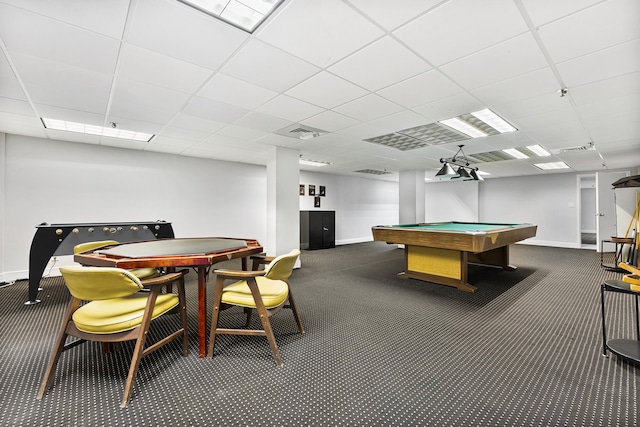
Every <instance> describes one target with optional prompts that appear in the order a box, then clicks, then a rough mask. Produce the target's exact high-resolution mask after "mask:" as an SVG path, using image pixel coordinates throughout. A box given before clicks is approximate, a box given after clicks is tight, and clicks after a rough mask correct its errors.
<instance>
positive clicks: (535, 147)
mask: <svg viewBox="0 0 640 427" xmlns="http://www.w3.org/2000/svg"><path fill="white" fill-rule="evenodd" d="M527 148H528V149H529V150H531V151H533V152H534V153H536V154H537V155H538V156H540V157H547V156H550V155H551V153H549V152H548V151H547V150H545V149H544V148H542V147H541V146H540V145H537V144H536V145H527Z"/></svg>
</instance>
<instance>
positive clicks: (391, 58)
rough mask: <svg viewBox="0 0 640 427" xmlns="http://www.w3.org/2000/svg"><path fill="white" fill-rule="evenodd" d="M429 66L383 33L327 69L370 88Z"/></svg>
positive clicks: (392, 81)
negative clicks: (377, 38) (381, 36)
mask: <svg viewBox="0 0 640 427" xmlns="http://www.w3.org/2000/svg"><path fill="white" fill-rule="evenodd" d="M381 59H382V60H381ZM430 68H431V66H430V65H429V64H427V63H426V62H425V61H424V60H423V59H421V58H420V57H418V56H416V54H414V53H413V52H411V51H410V50H409V49H407V48H405V47H404V46H403V45H401V44H400V43H398V42H397V41H396V40H394V39H393V38H391V37H383V38H382V39H380V40H377V41H375V42H374V43H372V44H370V45H369V46H366V47H365V48H363V49H362V50H360V51H358V52H356V53H354V54H352V55H350V56H348V57H347V58H345V59H343V60H342V61H340V62H338V63H336V64H334V65H332V66H331V67H329V69H328V71H330V72H332V73H334V74H337V75H338V76H340V77H342V78H344V79H346V80H348V81H351V82H353V83H355V84H357V85H360V86H362V87H364V88H366V89H369V90H370V91H376V90H378V89H382V88H383V87H386V86H390V85H393V84H395V83H398V82H400V81H402V80H405V79H408V78H410V77H413V76H415V75H417V74H420V73H423V72H425V71H427V70H429V69H430Z"/></svg>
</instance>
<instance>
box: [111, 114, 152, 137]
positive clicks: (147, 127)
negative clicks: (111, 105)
mask: <svg viewBox="0 0 640 427" xmlns="http://www.w3.org/2000/svg"><path fill="white" fill-rule="evenodd" d="M105 122H106V123H105V126H109V125H110V124H111V123H116V125H117V126H118V128H119V129H125V130H131V131H135V132H144V133H150V134H152V135H157V134H158V133H160V131H162V128H163V127H164V126H163V124H158V123H151V122H146V121H143V120H134V119H131V118H130V117H122V116H116V115H113V114H111V115H109V116H108V117H107V120H106V121H105Z"/></svg>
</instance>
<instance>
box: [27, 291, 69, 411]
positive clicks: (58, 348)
mask: <svg viewBox="0 0 640 427" xmlns="http://www.w3.org/2000/svg"><path fill="white" fill-rule="evenodd" d="M79 306H80V300H79V299H77V298H73V299H72V300H71V302H70V303H69V306H68V308H67V312H66V313H65V315H64V319H63V320H62V326H61V327H60V331H59V332H58V336H57V338H56V341H55V345H54V347H53V351H52V352H51V356H50V357H49V363H48V364H47V369H46V370H45V372H44V376H43V377H42V383H41V384H40V389H39V390H38V395H37V396H36V399H38V400H40V399H42V397H43V396H44V395H45V394H46V392H47V390H48V389H49V387H51V383H52V382H53V374H54V373H55V371H56V367H57V366H58V360H60V355H62V352H63V351H64V350H65V348H64V343H65V341H66V339H67V325H68V324H69V322H70V321H71V315H72V314H73V312H74V311H76V310H77V309H78V307H79Z"/></svg>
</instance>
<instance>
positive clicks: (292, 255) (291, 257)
mask: <svg viewBox="0 0 640 427" xmlns="http://www.w3.org/2000/svg"><path fill="white" fill-rule="evenodd" d="M299 255H300V251H299V250H298V249H294V250H292V251H291V252H289V253H288V254H286V255H280V256H278V257H275V258H274V259H273V261H271V262H270V263H269V264H267V266H266V267H265V268H264V270H265V277H266V278H268V279H273V280H287V279H288V278H289V276H291V272H292V271H293V266H294V265H295V264H296V260H297V259H298V256H299Z"/></svg>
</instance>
